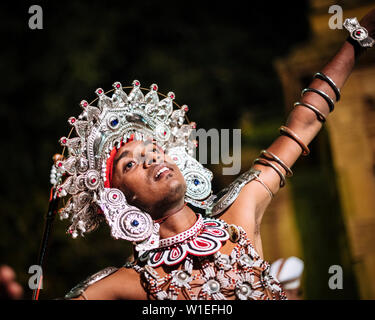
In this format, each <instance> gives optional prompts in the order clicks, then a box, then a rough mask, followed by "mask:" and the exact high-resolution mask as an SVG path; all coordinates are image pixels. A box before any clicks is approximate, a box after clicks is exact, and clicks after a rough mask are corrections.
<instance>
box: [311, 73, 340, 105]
mask: <svg viewBox="0 0 375 320" xmlns="http://www.w3.org/2000/svg"><path fill="white" fill-rule="evenodd" d="M314 78H317V79H320V80H323V81H325V82H327V83H328V84H329V86H330V87H331V89H332V90H333V91H334V93H335V95H336V102H337V101H339V100H340V98H341V92H340V89H339V88H338V87H337V85H336V83H335V82H334V81H333V80H332V79H331V78H330V77H328V76H327V75H325V74H324V73H322V72H317V73H315V74H314Z"/></svg>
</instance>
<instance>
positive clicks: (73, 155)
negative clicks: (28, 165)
mask: <svg viewBox="0 0 375 320" xmlns="http://www.w3.org/2000/svg"><path fill="white" fill-rule="evenodd" d="M127 88H131V91H130V93H129V94H126V93H125V91H124V89H127ZM142 90H143V91H145V90H147V93H146V94H144V93H143V92H142ZM110 92H113V93H112V96H111V97H109V96H108V95H107V94H108V93H110ZM95 93H96V95H97V98H96V99H95V100H94V101H92V102H91V103H88V102H87V101H86V100H82V101H81V103H80V106H81V107H82V109H83V112H82V113H81V114H80V115H79V117H78V118H75V117H70V118H69V120H68V122H69V124H70V125H72V127H73V128H72V130H71V132H70V134H71V133H72V131H73V130H74V129H75V132H76V134H77V136H76V137H72V138H71V137H70V134H69V135H68V137H62V138H61V139H60V143H61V145H62V146H63V147H64V149H65V148H66V149H67V151H68V156H67V157H66V159H62V160H58V161H56V162H55V168H54V169H53V170H54V174H53V176H52V180H51V181H52V183H53V184H54V186H55V188H56V190H57V193H58V195H59V196H60V197H65V196H67V195H71V197H70V198H69V199H68V200H67V202H66V203H65V205H64V207H63V208H62V209H61V210H60V214H61V218H62V219H64V218H65V219H66V218H69V217H70V218H71V222H72V225H71V226H70V228H69V230H68V231H69V233H71V234H72V236H73V237H74V238H75V237H76V236H77V235H78V232H80V233H81V234H83V233H85V232H89V231H92V230H94V229H96V227H97V226H98V225H99V223H100V221H101V220H102V217H103V215H100V214H98V212H101V211H104V213H106V212H107V211H108V212H109V213H108V214H105V217H106V219H107V222H108V223H109V224H110V225H111V226H112V225H114V224H116V223H117V224H118V223H120V222H118V219H117V218H115V217H114V216H113V214H112V213H113V212H112V213H111V212H110V211H111V210H107V211H106V210H105V209H108V206H107V204H108V203H111V205H114V206H117V204H113V203H112V202H116V201H115V200H116V198H118V199H119V198H122V199H124V198H125V197H124V196H123V194H122V193H121V191H120V190H118V189H110V188H105V181H106V179H107V178H106V171H107V166H106V164H107V159H108V157H109V155H110V153H111V151H112V150H113V148H115V147H117V148H119V147H120V145H121V142H122V141H124V142H126V141H127V139H128V138H129V137H130V136H134V139H135V140H143V141H145V140H147V139H154V140H156V143H157V144H158V145H159V146H160V147H161V148H162V149H163V150H164V152H166V153H167V154H168V155H170V156H171V158H172V159H173V160H174V161H175V162H176V164H177V166H178V167H179V169H180V170H181V172H182V174H183V176H184V178H185V181H186V184H187V192H186V195H185V200H186V201H187V202H189V203H191V204H193V205H194V206H197V207H201V208H206V207H207V206H208V205H210V204H212V202H213V200H214V198H215V196H214V195H212V191H211V180H212V173H211V171H209V170H208V169H206V168H204V167H203V166H202V165H201V164H200V163H199V162H198V161H197V160H196V159H195V158H194V156H193V155H194V151H195V148H196V141H195V140H193V139H192V138H191V136H192V134H191V133H192V130H193V129H195V126H196V125H195V123H193V122H191V123H188V124H184V122H185V117H186V116H185V113H186V112H187V111H188V107H187V106H186V105H183V106H182V107H180V106H179V105H178V104H177V103H175V102H174V99H175V94H174V93H173V92H169V93H168V95H167V96H165V95H162V94H160V93H158V86H157V85H156V84H152V85H151V86H150V89H145V88H141V85H140V82H139V81H138V80H134V81H133V86H132V87H125V88H123V87H122V85H121V83H120V82H115V83H114V84H113V89H112V90H110V91H108V92H107V93H105V92H104V90H103V89H101V88H99V89H97V90H96V91H95ZM159 95H160V96H162V97H163V99H162V100H160V99H159ZM95 101H97V106H94V105H93V103H94V102H95ZM174 104H175V105H176V106H177V109H176V110H174V108H173V105H174ZM63 176H66V178H65V179H63ZM124 201H126V200H124ZM128 207H129V206H128ZM116 219H117V220H116ZM127 223H129V222H127ZM116 228H117V229H116ZM116 228H115V229H116V230H117V231H113V232H112V235H113V236H115V237H120V238H125V239H129V240H131V239H134V237H132V236H129V237H128V236H127V235H126V234H124V236H120V235H119V233H118V230H120V233H121V232H122V231H124V230H123V228H122V226H117V227H116ZM133 229H134V228H133ZM133 229H132V230H131V232H130V233H132V234H133V235H134V234H137V232H138V233H139V232H140V231H139V230H138V229H139V228H138V229H137V230H135V229H136V228H135V229H134V230H133ZM121 230H122V231H121ZM125 233H126V232H125ZM141 238H142V236H140V239H141ZM142 239H143V238H142Z"/></svg>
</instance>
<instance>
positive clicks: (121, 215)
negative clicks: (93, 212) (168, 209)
mask: <svg viewBox="0 0 375 320" xmlns="http://www.w3.org/2000/svg"><path fill="white" fill-rule="evenodd" d="M99 203H100V207H101V209H102V210H103V212H104V215H105V218H106V220H107V223H108V225H109V226H110V228H111V235H112V237H114V238H115V239H125V240H128V241H131V242H133V243H135V244H136V247H135V249H136V250H137V251H141V252H143V251H147V250H151V249H154V248H157V247H158V246H159V238H160V236H159V227H160V226H159V224H158V223H154V221H153V220H152V218H151V216H150V215H149V214H148V213H146V212H144V211H141V210H140V209H138V208H137V207H134V206H131V205H129V204H128V203H127V201H126V198H125V195H124V194H123V193H122V191H121V190H119V189H115V188H104V190H103V191H102V192H101V194H100V200H99Z"/></svg>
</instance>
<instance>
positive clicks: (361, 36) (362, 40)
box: [343, 18, 375, 48]
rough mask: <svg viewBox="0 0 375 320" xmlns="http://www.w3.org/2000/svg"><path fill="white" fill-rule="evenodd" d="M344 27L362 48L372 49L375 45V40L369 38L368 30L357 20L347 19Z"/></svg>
mask: <svg viewBox="0 0 375 320" xmlns="http://www.w3.org/2000/svg"><path fill="white" fill-rule="evenodd" d="M343 26H344V28H345V29H346V30H348V31H349V34H350V37H351V38H352V39H353V40H355V41H356V42H357V43H359V45H360V46H361V47H364V48H371V47H372V46H373V45H374V44H375V40H374V39H373V38H371V37H370V36H369V34H368V31H367V29H366V28H364V27H362V26H361V25H360V24H359V22H358V20H357V18H348V19H345V21H344V24H343Z"/></svg>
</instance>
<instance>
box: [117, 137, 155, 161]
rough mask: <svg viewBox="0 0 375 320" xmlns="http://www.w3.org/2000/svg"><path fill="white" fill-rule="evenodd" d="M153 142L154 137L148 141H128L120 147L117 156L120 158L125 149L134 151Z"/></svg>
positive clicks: (129, 151) (130, 151)
mask: <svg viewBox="0 0 375 320" xmlns="http://www.w3.org/2000/svg"><path fill="white" fill-rule="evenodd" d="M153 142H154V140H152V139H148V140H146V141H142V140H134V141H130V142H127V143H126V144H124V145H123V146H122V147H121V148H120V149H118V152H117V156H116V158H118V157H119V156H120V155H121V154H122V153H123V152H124V151H128V152H127V153H132V152H133V151H135V150H136V149H137V148H143V147H145V146H148V145H149V144H152V143H153Z"/></svg>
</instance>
